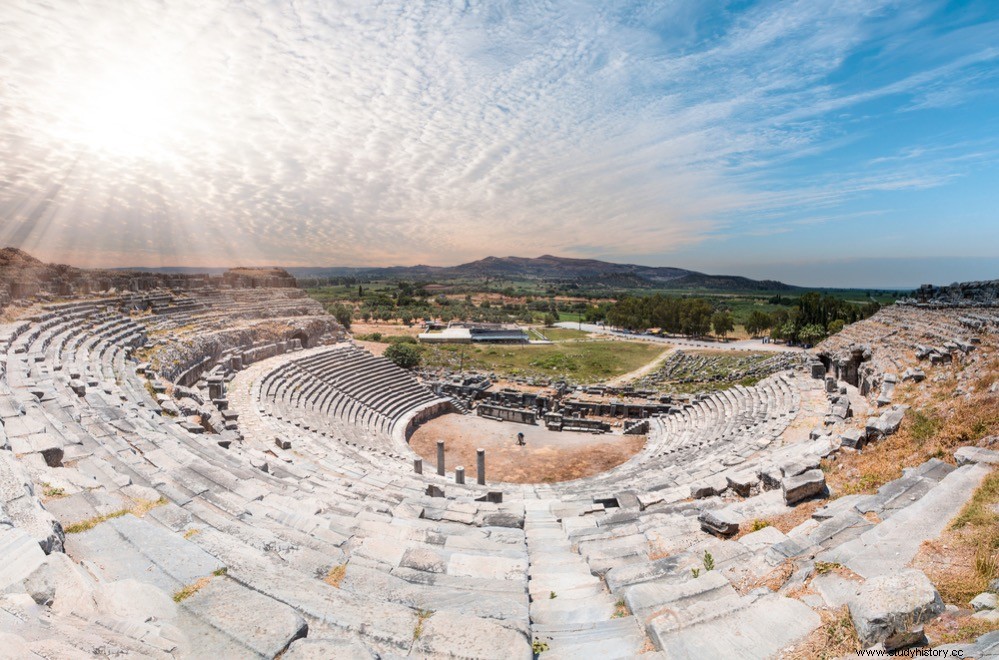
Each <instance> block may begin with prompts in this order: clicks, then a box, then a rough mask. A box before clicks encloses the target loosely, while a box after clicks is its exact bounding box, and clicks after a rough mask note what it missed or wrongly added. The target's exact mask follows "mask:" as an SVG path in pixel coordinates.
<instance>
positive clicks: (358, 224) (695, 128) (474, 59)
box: [0, 0, 994, 265]
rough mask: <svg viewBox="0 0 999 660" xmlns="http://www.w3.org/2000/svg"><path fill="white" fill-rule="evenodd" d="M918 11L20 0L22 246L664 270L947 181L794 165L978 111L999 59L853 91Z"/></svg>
mask: <svg viewBox="0 0 999 660" xmlns="http://www.w3.org/2000/svg"><path fill="white" fill-rule="evenodd" d="M611 4H613V3H611ZM893 4H894V3H891V2H880V3H875V2H870V1H866V0H865V1H863V2H861V1H859V0H858V1H857V2H842V3H835V4H834V5H828V4H827V3H813V2H794V3H763V4H761V5H759V6H756V7H753V8H752V9H750V10H748V11H746V12H744V13H743V14H740V15H735V16H729V15H727V14H724V13H723V12H721V11H720V10H719V8H718V7H717V6H712V5H710V4H708V3H696V2H684V3H676V4H673V5H670V6H668V7H662V8H657V9H655V10H653V9H650V5H648V4H647V3H636V4H635V5H634V6H632V7H629V8H627V9H623V8H614V9H613V10H612V9H611V8H609V7H608V3H599V2H571V3H569V2H567V3H550V4H544V5H540V4H536V3H530V2H522V3H515V2H511V3H498V4H497V3H482V2H472V1H471V0H470V1H469V2H454V3H451V4H447V3H419V2H409V1H406V2H397V3H391V2H386V3H379V4H377V5H374V4H372V3H368V2H352V3H351V2H340V3H332V2H328V1H321V0H311V1H302V2H289V3H285V2H277V1H276V0H274V1H272V2H267V1H265V0H243V1H242V2H237V1H234V2H221V1H217V2H207V1H206V2H200V1H195V0H189V1H182V0H164V1H163V2H159V3H146V2H129V3H120V2H115V1H113V0H83V1H80V2H68V1H67V2H60V1H57V0H52V1H51V2H49V3H46V4H40V3H35V2H28V1H26V0H25V1H22V2H16V1H14V2H5V3H3V5H2V6H0V26H2V27H3V33H4V35H5V36H4V43H5V45H4V54H3V57H2V58H0V219H2V220H0V223H2V224H0V242H2V243H16V244H18V245H21V246H23V247H25V248H26V249H29V250H31V251H33V252H36V253H38V254H39V255H40V256H44V257H49V258H59V259H61V260H64V261H73V262H75V263H81V264H83V263H94V264H96V263H115V264H123V263H124V264H139V263H141V264H151V265H156V264H178V263H199V264H206V265H207V264H213V263H214V264H224V263H231V262H237V261H242V262H244V263H249V262H254V263H265V262H280V263H286V264H323V263H342V264H362V263H417V262H431V263H454V262H457V261H460V260H463V259H470V258H477V257H480V256H484V255H485V254H540V253H542V252H556V253H564V254H589V253H595V252H599V253H602V254H605V255H612V254H615V253H617V254H656V253H658V254H662V253H664V252H668V251H670V250H675V249H677V248H678V247H681V246H684V245H690V244H694V243H698V242H701V241H703V240H705V239H706V238H707V237H709V236H711V235H712V234H713V233H716V232H718V231H722V230H724V229H725V228H726V227H727V226H729V225H730V224H731V223H732V220H731V217H732V216H733V214H735V213H737V212H742V211H744V212H748V213H767V212H768V211H773V210H778V211H782V210H783V209H786V207H787V205H788V202H789V200H793V201H795V202H802V201H808V202H809V203H814V204H818V205H819V206H821V204H822V202H823V199H828V195H833V196H836V198H837V199H840V198H842V196H844V195H848V194H854V193H856V192H858V191H863V190H873V189H878V187H879V186H880V188H881V189H884V188H894V187H899V186H904V185H913V186H915V185H928V182H930V181H931V180H937V181H942V180H945V179H946V176H949V174H948V175H935V174H934V173H932V172H923V173H921V176H920V177H919V178H918V179H917V178H915V177H908V178H907V177H905V176H903V175H902V174H901V173H899V172H898V171H896V170H895V169H892V168H891V167H892V166H891V163H890V162H887V161H886V162H885V163H881V164H879V166H881V167H883V168H885V169H884V171H879V172H877V173H875V175H873V176H869V175H870V173H869V172H865V173H861V172H853V173H850V174H851V176H849V177H847V179H849V180H850V181H851V183H850V184H844V185H841V186H839V187H838V188H837V189H836V191H834V192H821V191H815V190H813V189H812V187H811V185H810V184H809V183H805V184H803V185H802V186H801V189H800V190H797V189H793V188H792V189H790V190H789V189H787V188H786V187H784V186H779V185H775V184H776V182H775V181H772V180H769V179H768V178H767V174H766V168H767V167H769V166H773V165H775V164H777V163H780V162H782V161H784V160H786V159H788V158H793V157H796V156H800V155H801V154H803V153H808V152H809V151H814V150H821V149H822V148H828V145H829V144H832V143H833V141H834V140H837V139H839V138H838V136H836V135H835V134H831V133H835V132H834V131H832V132H831V131H830V130H829V128H830V126H829V121H828V120H827V119H826V118H824V117H821V115H823V114H824V113H826V112H829V111H830V110H833V109H840V108H846V107H848V106H850V105H853V104H856V103H858V102H860V101H863V100H867V99H870V98H875V97H879V96H881V95H883V94H885V93H889V92H890V93H899V92H902V91H906V90H909V89H911V88H913V87H918V86H920V85H924V84H933V85H936V86H937V87H934V88H932V89H930V88H928V91H927V92H926V94H925V95H924V96H923V97H922V99H921V100H917V101H916V102H917V103H924V104H927V103H931V104H932V103H937V104H939V103H941V102H943V101H942V99H943V98H944V96H946V98H947V102H948V103H950V102H956V101H954V99H956V98H957V97H958V91H956V90H955V89H954V88H953V87H951V86H947V85H944V84H943V82H942V78H943V77H944V76H947V75H949V74H951V73H953V72H954V71H956V70H959V69H961V68H963V67H965V66H971V65H973V64H975V63H980V62H981V61H982V58H983V57H985V56H989V57H994V54H992V55H989V54H988V53H985V54H984V55H983V53H981V52H977V51H976V52H973V53H970V54H969V53H967V52H962V53H958V54H956V55H955V56H954V57H953V58H952V59H951V60H949V61H948V63H945V64H943V65H940V66H934V67H928V68H926V69H925V70H923V71H920V72H916V73H913V74H911V76H910V77H906V78H904V79H903V80H900V81H893V82H887V83H883V84H879V85H874V84H872V85H869V86H867V87H864V88H862V89H840V88H838V87H836V86H833V85H831V84H830V83H829V82H828V80H827V76H828V75H829V74H830V73H831V72H834V71H836V70H837V68H838V67H840V66H841V64H842V63H843V61H844V60H845V59H846V58H847V57H849V56H850V55H851V53H853V52H854V51H855V50H856V49H857V48H859V47H860V46H861V45H863V44H864V43H865V41H866V40H869V39H872V38H882V37H883V34H882V33H883V32H884V31H886V30H889V28H891V27H892V26H894V29H897V30H904V29H906V28H907V27H908V26H910V25H912V24H915V23H916V22H918V21H919V20H921V19H922V18H923V17H924V13H925V12H923V13H919V12H911V11H909V12H907V13H904V14H903V13H894V14H893V13H892V11H893V9H892V5H893ZM885 16H888V18H887V19H886V18H885ZM886 24H887V27H886ZM879 31H880V32H879ZM976 57H977V59H976ZM962 58H964V59H962ZM979 78H980V76H979ZM109 86H111V87H110V89H111V91H109ZM109 104H110V106H111V107H112V109H113V110H112V111H104V112H98V113H97V114H96V116H97V119H96V120H95V119H94V116H95V113H94V110H93V109H94V108H98V109H101V108H104V109H107V108H108V107H109ZM150 104H154V105H153V106H151V105H150ZM119 108H123V110H122V111H121V112H119V111H118V109H119ZM151 108H152V109H151ZM130 113H131V114H130ZM136 114H139V115H140V117H139V119H137V120H135V121H131V120H130V119H129V118H130V117H132V116H134V115H136ZM102 117H104V118H107V117H111V118H115V121H114V123H111V124H108V123H102V121H101V118H102ZM934 176H937V179H933V177H934ZM941 176H942V178H941ZM868 177H869V178H868ZM855 178H863V179H864V180H863V181H853V180H854V179H855ZM775 191H776V192H775ZM769 226H770V225H765V226H764V227H762V228H761V229H760V231H766V230H768V229H767V228H768V227H769Z"/></svg>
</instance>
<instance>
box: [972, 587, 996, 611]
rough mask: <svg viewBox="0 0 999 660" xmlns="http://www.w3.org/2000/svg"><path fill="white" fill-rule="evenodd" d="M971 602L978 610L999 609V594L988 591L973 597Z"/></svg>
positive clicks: (973, 607)
mask: <svg viewBox="0 0 999 660" xmlns="http://www.w3.org/2000/svg"><path fill="white" fill-rule="evenodd" d="M969 604H970V605H971V609H973V610H975V611H976V612H981V611H982V610H995V609H999V596H997V595H996V594H994V593H990V592H988V591H986V592H983V593H980V594H978V595H977V596H975V597H974V598H972V599H971V603H969Z"/></svg>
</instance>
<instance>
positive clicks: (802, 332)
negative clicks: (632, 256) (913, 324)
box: [588, 292, 880, 344]
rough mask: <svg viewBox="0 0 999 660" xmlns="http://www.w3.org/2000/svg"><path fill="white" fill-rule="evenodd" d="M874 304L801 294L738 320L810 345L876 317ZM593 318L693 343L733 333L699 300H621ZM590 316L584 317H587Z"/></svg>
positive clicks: (725, 317) (758, 332)
mask: <svg viewBox="0 0 999 660" xmlns="http://www.w3.org/2000/svg"><path fill="white" fill-rule="evenodd" d="M879 308H880V305H879V304H878V303H876V302H873V301H872V302H869V303H865V304H857V303H851V302H848V301H845V300H843V299H842V298H836V297H835V296H829V295H822V294H819V293H817V292H809V293H805V294H802V295H800V296H798V297H797V298H795V299H794V306H793V307H789V308H787V309H784V308H780V309H777V310H775V311H773V312H767V311H763V310H753V311H751V312H749V314H748V315H747V316H746V317H745V318H744V319H742V325H743V327H744V328H745V329H746V332H748V333H749V334H750V335H752V336H754V337H760V336H764V335H767V334H769V336H770V337H771V338H773V339H783V340H786V341H790V342H801V343H807V344H814V343H816V342H818V341H821V340H822V339H824V338H825V337H827V336H828V335H831V334H835V333H837V332H839V331H840V330H842V329H843V327H844V326H845V325H846V324H848V323H854V322H856V321H859V320H861V319H865V318H867V317H868V316H870V315H872V314H874V312H876V311H878V309H879ZM591 312H592V314H593V315H594V316H595V315H597V314H598V313H602V314H603V316H604V318H605V320H606V322H607V323H609V324H610V325H612V326H616V327H620V328H624V329H626V330H633V331H637V330H646V329H648V328H659V329H660V330H661V331H663V332H666V333H669V334H679V335H687V336H692V337H699V336H704V335H707V334H709V332H711V331H714V334H716V335H718V336H720V337H724V336H725V335H727V334H728V333H730V332H732V331H733V330H734V329H735V318H734V317H733V315H732V314H731V312H730V311H728V310H726V309H724V308H720V307H719V308H715V307H714V306H712V304H711V302H709V301H708V300H704V299H701V298H675V297H669V296H665V295H662V294H656V295H654V296H644V297H625V298H622V299H621V300H619V301H618V302H616V303H614V304H613V305H610V306H609V308H607V309H606V310H605V311H604V310H601V309H600V308H597V307H594V308H591ZM588 313H590V312H588Z"/></svg>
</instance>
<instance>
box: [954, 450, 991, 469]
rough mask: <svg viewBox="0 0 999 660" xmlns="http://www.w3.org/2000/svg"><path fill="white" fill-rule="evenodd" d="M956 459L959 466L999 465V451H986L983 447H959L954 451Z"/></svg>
mask: <svg viewBox="0 0 999 660" xmlns="http://www.w3.org/2000/svg"><path fill="white" fill-rule="evenodd" d="M954 459H955V460H956V461H957V464H958V466H961V465H967V464H969V463H985V464H988V465H999V451H993V450H991V449H984V448H982V447H958V448H957V450H955V451H954Z"/></svg>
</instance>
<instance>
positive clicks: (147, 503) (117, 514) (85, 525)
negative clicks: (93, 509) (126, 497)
mask: <svg viewBox="0 0 999 660" xmlns="http://www.w3.org/2000/svg"><path fill="white" fill-rule="evenodd" d="M166 503H167V499H166V498H165V497H161V498H159V499H158V500H137V501H136V503H135V504H133V505H132V506H131V507H129V508H127V509H119V510H117V511H112V512H111V513H105V514H104V515H101V516H94V517H93V518H88V519H87V520H81V521H80V522H76V523H72V524H70V525H67V526H66V527H65V528H64V529H63V531H64V532H66V533H67V534H79V533H81V532H85V531H87V530H89V529H93V528H94V527H97V525H100V524H101V523H102V522H106V521H108V520H111V519H112V518H121V517H122V516H124V515H127V514H129V513H131V514H132V515H133V516H135V517H137V518H141V517H142V516H144V515H146V514H147V513H149V511H150V510H152V509H155V508H156V507H158V506H163V505H164V504H166Z"/></svg>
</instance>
